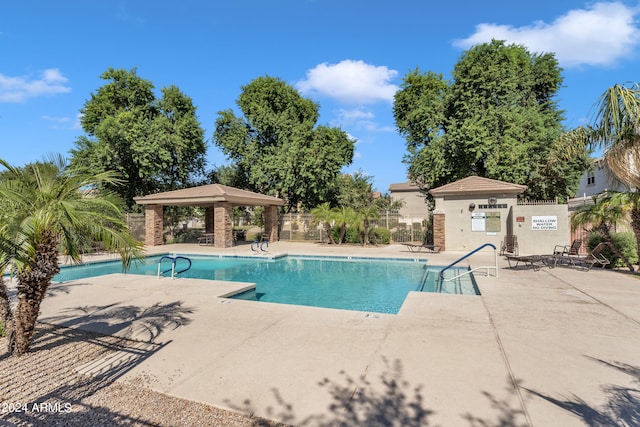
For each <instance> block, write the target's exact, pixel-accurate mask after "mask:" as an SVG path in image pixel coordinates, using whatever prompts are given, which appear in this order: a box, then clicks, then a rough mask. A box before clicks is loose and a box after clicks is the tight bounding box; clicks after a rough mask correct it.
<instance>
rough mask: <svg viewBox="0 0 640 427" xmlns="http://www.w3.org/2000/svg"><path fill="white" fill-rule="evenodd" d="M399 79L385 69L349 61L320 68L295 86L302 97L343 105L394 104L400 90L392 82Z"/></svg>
mask: <svg viewBox="0 0 640 427" xmlns="http://www.w3.org/2000/svg"><path fill="white" fill-rule="evenodd" d="M397 75H398V72H397V71H396V70H390V69H389V68H387V67H384V66H375V65H370V64H367V63H365V62H364V61H354V60H351V59H346V60H344V61H341V62H339V63H337V64H328V63H326V62H325V63H322V64H319V65H317V66H316V67H314V68H312V69H311V70H309V71H307V78H306V79H305V80H300V81H299V82H297V83H296V86H297V88H298V89H299V90H300V91H301V92H302V93H303V94H307V95H308V94H313V93H317V94H320V95H324V96H328V97H331V98H335V99H337V100H339V101H341V102H344V103H351V104H369V103H374V102H378V101H386V102H392V101H393V95H394V94H395V93H396V91H397V90H398V86H396V85H394V84H392V83H391V81H392V80H393V79H394V78H395V77H396V76H397Z"/></svg>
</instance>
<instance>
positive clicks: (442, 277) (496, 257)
mask: <svg viewBox="0 0 640 427" xmlns="http://www.w3.org/2000/svg"><path fill="white" fill-rule="evenodd" d="M487 246H489V247H491V248H493V257H494V263H495V265H482V266H479V267H476V268H474V269H470V270H468V271H465V272H464V273H462V274H458V275H457V276H454V277H451V278H449V279H445V278H444V272H445V270H448V269H450V268H451V267H453V266H454V265H456V264H457V263H459V262H460V261H463V260H465V259H467V258H469V257H470V256H471V255H473V254H475V253H476V252H478V251H480V250H482V249H484V248H486V247H487ZM482 268H486V269H487V276H488V275H489V269H494V270H495V272H496V277H498V252H497V248H496V246H495V245H494V244H492V243H485V244H484V245H481V246H478V247H477V248H475V249H474V250H472V251H471V252H469V253H468V254H466V255H465V256H463V257H461V258H458V259H457V260H455V261H454V262H452V263H451V264H449V265H448V266H446V267H445V268H443V269H442V270H440V274H439V277H440V281H441V282H442V281H444V280H447V281H451V280H455V279H458V278H460V277H462V276H466V275H468V274H471V273H473V272H474V271H477V270H480V269H482Z"/></svg>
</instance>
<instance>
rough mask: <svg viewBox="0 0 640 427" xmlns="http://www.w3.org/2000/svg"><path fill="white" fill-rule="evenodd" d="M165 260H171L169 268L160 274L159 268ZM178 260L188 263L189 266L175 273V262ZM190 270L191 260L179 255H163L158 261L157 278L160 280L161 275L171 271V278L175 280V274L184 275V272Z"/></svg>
mask: <svg viewBox="0 0 640 427" xmlns="http://www.w3.org/2000/svg"><path fill="white" fill-rule="evenodd" d="M165 259H170V260H171V268H168V269H166V270H164V271H162V272H160V266H161V265H162V261H163V260H165ZM179 259H184V260H187V261H188V262H189V266H188V267H187V268H185V269H183V270H180V271H178V272H177V273H176V262H177V261H178V260H179ZM190 268H191V259H189V258H187V257H186V256H181V255H175V256H171V255H164V256H162V257H160V259H159V260H158V278H160V275H161V274H164V273H167V272H169V271H171V278H172V279H175V276H176V275H177V274H180V273H184V272H185V271H187V270H189V269H190Z"/></svg>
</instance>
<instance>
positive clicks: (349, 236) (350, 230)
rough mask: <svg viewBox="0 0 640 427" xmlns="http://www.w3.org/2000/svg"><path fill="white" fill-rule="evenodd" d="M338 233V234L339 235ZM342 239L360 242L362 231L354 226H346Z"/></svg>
mask: <svg viewBox="0 0 640 427" xmlns="http://www.w3.org/2000/svg"><path fill="white" fill-rule="evenodd" d="M339 235H340V234H338V236H339ZM344 241H345V242H346V243H362V233H361V232H360V231H358V229H357V228H355V227H347V232H346V233H345V234H344Z"/></svg>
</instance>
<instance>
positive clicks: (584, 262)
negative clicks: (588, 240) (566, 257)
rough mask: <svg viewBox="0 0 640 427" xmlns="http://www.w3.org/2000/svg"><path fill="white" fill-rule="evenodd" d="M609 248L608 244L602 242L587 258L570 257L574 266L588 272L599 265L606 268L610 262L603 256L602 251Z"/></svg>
mask: <svg viewBox="0 0 640 427" xmlns="http://www.w3.org/2000/svg"><path fill="white" fill-rule="evenodd" d="M607 246H608V244H607V243H605V242H601V243H598V244H597V245H596V247H595V248H593V249H592V250H591V252H589V254H587V255H586V256H575V257H570V258H571V260H572V263H573V265H576V266H579V267H582V268H584V269H585V270H586V271H589V270H591V268H592V267H593V266H594V265H596V264H598V265H600V267H602V268H604V267H605V266H606V265H609V264H610V262H609V260H608V259H607V258H606V257H605V256H604V255H602V251H603V250H604V249H605V248H606V247H607Z"/></svg>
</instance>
